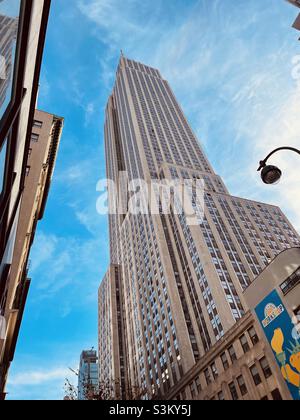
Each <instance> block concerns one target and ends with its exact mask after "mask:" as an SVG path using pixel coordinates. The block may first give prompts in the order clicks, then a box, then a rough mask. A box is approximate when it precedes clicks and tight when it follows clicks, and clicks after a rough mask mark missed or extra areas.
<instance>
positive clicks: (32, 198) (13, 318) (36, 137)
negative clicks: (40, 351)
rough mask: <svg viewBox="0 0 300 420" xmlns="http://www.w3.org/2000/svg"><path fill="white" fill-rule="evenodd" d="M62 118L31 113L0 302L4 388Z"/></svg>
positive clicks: (20, 317) (48, 186)
mask: <svg viewBox="0 0 300 420" xmlns="http://www.w3.org/2000/svg"><path fill="white" fill-rule="evenodd" d="M62 129H63V119H62V118H60V117H57V116H54V115H52V114H48V113H45V112H42V111H38V110H37V111H36V112H35V114H34V121H33V127H32V132H31V137H30V139H31V141H30V147H29V150H28V159H27V164H26V169H25V171H26V172H25V184H24V191H23V193H22V198H21V202H20V208H19V213H18V221H17V224H16V233H15V241H14V247H13V249H12V257H11V264H10V267H9V276H8V281H7V284H6V286H5V291H4V293H3V296H2V301H1V312H2V317H3V318H2V319H4V320H5V330H4V337H2V340H1V342H0V367H1V372H3V373H2V376H1V380H0V384H1V389H2V390H3V394H4V389H5V384H6V380H7V374H8V369H9V367H10V364H11V362H12V360H13V356H14V352H15V348H16V344H17V339H18V334H19V329H20V326H21V321H22V316H23V311H24V306H25V302H26V298H27V294H28V290H29V286H30V281H31V280H30V279H29V278H28V271H29V268H30V267H29V255H30V249H31V246H32V243H33V240H34V236H35V231H36V227H37V224H38V221H39V220H41V219H42V218H43V215H44V211H45V206H46V202H47V198H48V193H49V189H50V185H51V180H52V176H53V171H54V167H55V162H56V157H57V153H58V148H59V143H60V139H61V134H62Z"/></svg>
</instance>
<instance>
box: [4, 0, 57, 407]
mask: <svg viewBox="0 0 300 420" xmlns="http://www.w3.org/2000/svg"><path fill="white" fill-rule="evenodd" d="M50 3H51V2H50V0H16V1H13V2H12V1H11V0H2V1H1V3H0V22H1V27H0V47H1V50H0V399H4V398H5V393H4V387H5V382H6V377H7V369H8V366H9V363H10V361H11V360H12V358H13V350H14V347H15V342H16V339H17V335H18V327H19V324H20V321H21V318H22V313H23V305H24V303H25V302H24V300H19V302H18V305H19V307H18V308H17V309H15V310H14V311H13V312H12V314H11V317H14V319H15V321H14V324H15V326H16V328H15V333H13V334H12V332H11V331H10V332H9V334H10V335H11V334H12V335H11V336H10V338H9V340H10V341H11V353H10V354H5V355H4V353H3V348H4V345H5V344H4V343H5V342H6V338H7V334H8V331H7V321H8V320H7V318H6V303H7V297H8V295H9V293H10V292H9V290H10V288H11V277H10V270H11V265H12V260H13V252H14V246H15V241H16V233H17V228H18V222H19V215H20V207H21V201H22V196H23V192H24V184H25V179H26V166H27V159H28V152H29V148H30V137H31V130H32V124H33V119H34V112H35V107H36V99H37V92H38V83H39V75H40V68H41V62H42V56H43V49H44V43H45V36H46V30H47V22H48V16H49V10H50ZM14 281H15V280H14ZM14 281H13V284H14ZM23 297H24V296H23ZM3 357H4V358H5V360H4V359H3Z"/></svg>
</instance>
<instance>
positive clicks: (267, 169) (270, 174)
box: [258, 147, 300, 185]
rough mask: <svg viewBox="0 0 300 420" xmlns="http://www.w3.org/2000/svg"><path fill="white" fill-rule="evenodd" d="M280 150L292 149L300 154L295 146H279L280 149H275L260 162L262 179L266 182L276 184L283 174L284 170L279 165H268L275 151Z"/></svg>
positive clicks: (259, 169)
mask: <svg viewBox="0 0 300 420" xmlns="http://www.w3.org/2000/svg"><path fill="white" fill-rule="evenodd" d="M280 150H291V151H292V152H295V153H298V155H300V150H298V149H295V148H294V147H279V148H278V149H275V150H273V152H271V153H270V154H269V155H268V156H267V157H266V158H265V159H264V160H261V161H260V162H259V168H258V172H260V171H261V179H262V180H263V182H264V183H265V184H268V185H274V184H277V183H278V182H279V181H280V179H281V176H282V172H281V170H280V169H279V168H277V166H272V165H267V162H268V160H269V159H270V157H271V156H273V155H274V154H275V153H277V152H279V151H280Z"/></svg>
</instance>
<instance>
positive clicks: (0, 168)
mask: <svg viewBox="0 0 300 420" xmlns="http://www.w3.org/2000/svg"><path fill="white" fill-rule="evenodd" d="M6 144H7V142H6V141H5V142H4V145H3V146H2V148H1V149H0V194H1V193H2V190H3V186H4V185H3V184H4V171H5V160H6Z"/></svg>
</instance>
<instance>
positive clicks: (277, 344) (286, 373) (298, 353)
mask: <svg viewBox="0 0 300 420" xmlns="http://www.w3.org/2000/svg"><path fill="white" fill-rule="evenodd" d="M284 341H285V340H284V335H283V332H282V330H281V328H278V329H277V330H275V331H274V336H273V339H272V342H271V346H272V349H273V350H274V351H275V353H276V357H277V360H278V361H279V363H280V364H281V372H282V375H283V377H284V379H285V380H286V381H288V382H289V383H290V384H292V385H294V386H296V387H297V388H299V391H300V344H299V342H298V341H297V340H296V345H294V344H293V343H290V344H291V347H292V348H291V350H288V351H289V353H290V354H291V357H290V359H289V362H290V363H288V360H287V355H286V352H285V351H283V346H284ZM292 368H294V369H295V370H296V371H297V372H295V370H294V369H292Z"/></svg>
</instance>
